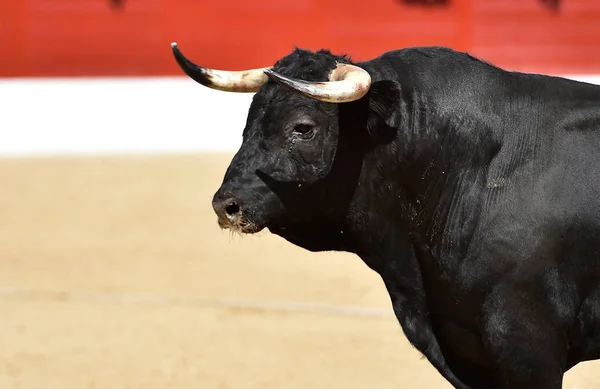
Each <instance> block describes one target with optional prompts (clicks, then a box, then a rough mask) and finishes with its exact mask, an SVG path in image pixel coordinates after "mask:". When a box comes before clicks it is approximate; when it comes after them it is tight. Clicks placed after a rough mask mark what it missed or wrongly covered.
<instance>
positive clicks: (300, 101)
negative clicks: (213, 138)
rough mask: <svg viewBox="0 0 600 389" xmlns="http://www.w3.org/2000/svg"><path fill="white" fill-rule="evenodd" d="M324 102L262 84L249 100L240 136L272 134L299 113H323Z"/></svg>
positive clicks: (270, 84) (278, 85)
mask: <svg viewBox="0 0 600 389" xmlns="http://www.w3.org/2000/svg"><path fill="white" fill-rule="evenodd" d="M327 105H331V104H328V103H323V102H320V101H316V100H314V99H311V98H309V97H306V96H303V95H301V94H300V93H298V92H296V91H294V90H291V89H289V88H287V87H285V86H283V85H280V84H277V83H275V82H270V83H267V84H265V85H264V86H263V87H262V88H261V89H260V90H259V91H258V92H257V93H256V94H255V95H254V98H253V99H252V103H251V104H250V109H249V111H248V117H247V121H246V126H245V128H244V136H247V135H249V134H251V133H254V132H260V133H261V134H264V135H272V134H273V133H276V132H277V130H278V129H283V128H284V127H285V126H286V125H287V124H288V122H289V121H291V120H294V119H298V118H299V117H300V116H301V115H302V114H304V115H305V116H311V117H314V116H315V115H318V114H322V113H323V112H325V110H326V107H325V106H327Z"/></svg>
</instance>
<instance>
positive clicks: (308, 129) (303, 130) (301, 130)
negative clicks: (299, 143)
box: [294, 123, 315, 137]
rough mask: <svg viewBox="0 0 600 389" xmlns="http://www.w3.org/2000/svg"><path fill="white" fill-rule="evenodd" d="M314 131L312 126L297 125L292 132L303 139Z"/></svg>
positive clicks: (305, 124)
mask: <svg viewBox="0 0 600 389" xmlns="http://www.w3.org/2000/svg"><path fill="white" fill-rule="evenodd" d="M314 129H315V126H314V125H312V124H308V123H298V124H296V126H295V127H294V132H295V133H297V134H299V135H302V136H303V137H308V136H310V135H312V132H313V131H314Z"/></svg>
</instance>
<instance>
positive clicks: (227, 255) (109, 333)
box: [0, 155, 600, 389]
mask: <svg viewBox="0 0 600 389" xmlns="http://www.w3.org/2000/svg"><path fill="white" fill-rule="evenodd" d="M229 157H230V156H229V155H220V156H208V155H206V156H183V157H111V158H108V157H104V158H100V157H95V158H34V159H0V182H1V183H2V184H1V189H0V215H1V217H0V312H1V313H2V314H1V316H0V317H1V320H0V345H2V346H1V347H0V388H1V389H11V388H15V389H16V388H19V389H34V388H35V389H38V388H39V389H55V388H56V389H84V388H98V389H120V388H144V389H154V388H156V389H158V388H160V389H167V388H181V389H189V388H203V389H204V388H217V389H228V388H235V389H245V388H256V389H258V388H260V389H269V388H278V389H279V388H289V389H300V388H302V389H307V388H344V389H354V388H357V389H358V388H361V389H364V388H436V389H437V388H440V389H442V388H450V386H449V385H448V384H446V383H445V381H444V380H442V379H441V377H440V376H439V374H438V373H437V372H436V371H435V370H434V369H433V368H432V367H431V366H430V365H429V364H428V362H426V361H425V360H423V359H421V358H420V355H419V353H418V352H416V351H415V350H414V349H413V348H412V347H411V346H410V345H409V344H408V342H407V340H406V339H405V337H404V335H403V333H402V331H401V329H400V327H399V325H398V324H397V322H396V320H395V319H394V318H393V316H392V314H391V308H390V304H389V299H388V296H387V294H386V293H385V290H384V287H383V285H382V283H381V281H380V279H379V277H378V276H377V275H376V274H375V273H374V272H372V271H371V270H369V269H368V268H367V267H366V266H365V265H364V264H363V263H362V262H361V261H360V260H359V259H358V258H356V257H354V256H352V255H348V254H333V253H320V254H314V253H309V252H305V251H303V250H301V249H299V248H296V247H294V246H292V245H291V244H289V243H287V242H285V241H283V240H282V239H280V238H277V237H275V236H273V235H270V234H269V233H268V232H263V233H261V234H259V235H258V236H250V237H243V238H242V237H237V236H231V235H230V234H229V233H227V232H223V231H220V230H219V228H218V227H217V224H216V220H215V216H214V214H213V212H212V209H211V207H210V199H211V197H212V194H213V192H214V191H215V190H216V189H217V187H218V185H219V184H220V182H221V178H222V175H223V173H224V170H225V167H226V166H227V163H228V161H229ZM599 367H600V364H599V363H596V362H594V363H585V364H581V365H579V366H578V367H576V368H575V369H573V370H572V371H570V372H569V373H568V374H567V378H566V384H565V388H572V389H575V388H577V389H584V388H595V387H598V386H599V385H600V369H599ZM594 368H595V369H594ZM594 370H595V371H594Z"/></svg>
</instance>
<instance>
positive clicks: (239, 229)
mask: <svg viewBox="0 0 600 389" xmlns="http://www.w3.org/2000/svg"><path fill="white" fill-rule="evenodd" d="M218 223H219V227H221V229H223V230H230V231H231V232H234V233H238V234H256V233H258V232H260V231H262V230H263V229H264V228H265V226H264V225H261V224H258V223H253V222H250V221H246V220H239V221H235V222H231V221H229V220H222V219H218Z"/></svg>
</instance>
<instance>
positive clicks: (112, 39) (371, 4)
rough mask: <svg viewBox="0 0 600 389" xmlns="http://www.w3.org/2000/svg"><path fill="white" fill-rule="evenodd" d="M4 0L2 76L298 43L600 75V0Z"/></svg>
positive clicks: (216, 63) (243, 53)
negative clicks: (446, 51)
mask: <svg viewBox="0 0 600 389" xmlns="http://www.w3.org/2000/svg"><path fill="white" fill-rule="evenodd" d="M550 2H551V1H549V0H546V1H544V0H447V1H446V4H429V5H427V4H423V3H424V2H420V1H418V0H412V1H411V2H410V3H409V2H408V1H403V0H254V1H248V0H227V1H225V0H213V1H206V0H2V1H1V2H0V61H1V62H0V76H4V77H7V76H8V77H15V76H154V75H173V74H175V75H180V74H181V72H180V71H179V69H178V68H177V66H176V64H175V62H174V60H173V59H172V57H171V53H170V42H171V41H177V42H178V43H179V44H180V47H181V49H182V51H183V52H184V53H185V54H186V55H188V56H189V57H190V58H192V59H193V60H194V61H196V62H198V63H200V64H202V65H204V66H209V67H214V68H221V69H228V70H234V69H242V68H250V67H259V66H267V65H270V64H272V63H273V62H274V61H275V60H276V59H278V58H279V57H281V56H283V55H285V54H287V53H288V52H289V51H290V50H291V49H293V47H294V46H299V47H303V48H309V49H318V48H321V47H326V48H330V49H331V50H332V51H334V52H337V53H341V52H344V53H348V54H350V55H351V56H352V57H353V58H354V59H356V60H363V59H369V58H371V57H374V56H377V55H379V54H380V53H382V52H384V51H386V50H391V49H396V48H402V47H406V46H416V45H443V46H449V47H453V48H455V49H458V50H463V51H469V52H470V53H472V54H474V55H476V56H479V57H482V58H484V59H486V60H488V61H490V62H492V63H495V64H497V65H500V66H503V67H506V68H510V69H515V70H521V71H534V72H546V73H555V74H590V73H596V74H598V73H600V29H599V28H598V25H599V22H600V1H595V0H563V1H562V2H561V4H560V7H559V8H558V10H556V9H553V8H552V7H551V6H549V4H550Z"/></svg>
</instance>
